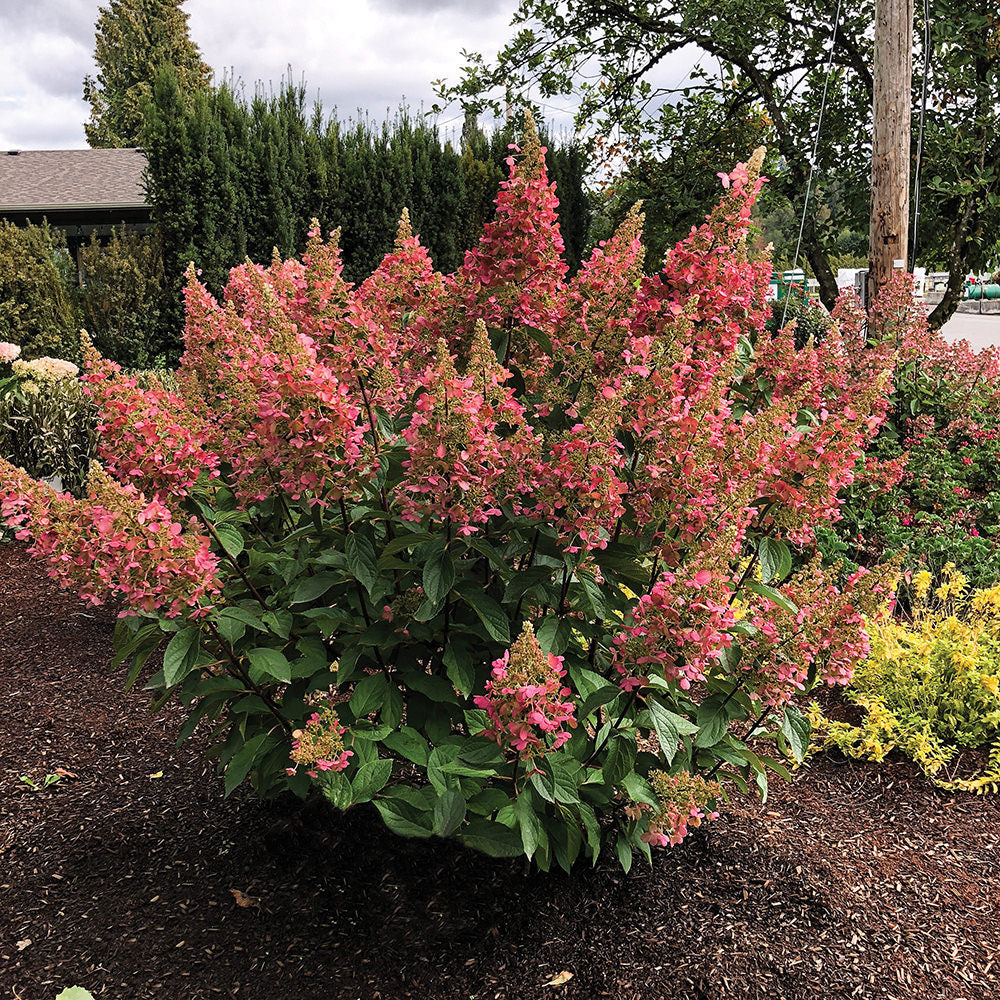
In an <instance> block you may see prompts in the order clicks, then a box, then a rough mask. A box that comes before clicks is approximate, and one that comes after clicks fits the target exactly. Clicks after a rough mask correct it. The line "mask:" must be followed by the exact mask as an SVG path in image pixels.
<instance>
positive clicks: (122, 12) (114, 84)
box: [83, 0, 212, 147]
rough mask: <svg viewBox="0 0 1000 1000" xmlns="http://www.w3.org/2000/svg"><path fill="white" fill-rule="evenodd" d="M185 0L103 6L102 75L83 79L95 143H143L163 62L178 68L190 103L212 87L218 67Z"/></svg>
mask: <svg viewBox="0 0 1000 1000" xmlns="http://www.w3.org/2000/svg"><path fill="white" fill-rule="evenodd" d="M182 2H183V0H110V3H108V4H106V5H105V6H103V7H101V8H100V12H99V15H98V18H97V24H96V29H97V39H96V45H95V48H94V59H95V61H96V63H97V69H98V73H97V76H96V77H92V76H87V77H86V78H85V79H84V81H83V97H84V100H86V101H87V102H88V103H89V104H90V121H89V122H87V123H85V125H84V132H85V133H86V135H87V142H88V143H89V144H90V145H91V146H93V147H98V146H138V145H139V144H140V142H141V137H142V128H143V121H142V115H143V106H144V104H145V103H146V102H147V101H148V100H149V98H150V96H151V95H152V92H153V80H154V78H155V76H156V72H157V70H158V69H159V68H160V67H161V66H164V65H167V66H172V67H173V68H174V71H175V72H176V75H177V83H178V88H179V92H180V93H181V94H182V95H183V99H184V103H185V105H186V106H188V107H190V104H191V97H192V95H194V94H195V93H197V92H198V91H199V90H203V89H205V88H206V87H207V86H208V85H209V82H210V80H211V77H212V71H211V69H210V68H209V67H208V66H206V65H205V63H204V62H202V59H201V53H200V51H199V50H198V46H197V45H195V44H194V42H193V41H191V37H190V35H189V33H188V23H187V22H188V15H187V14H186V13H185V12H184V11H183V10H182V9H181V4H182Z"/></svg>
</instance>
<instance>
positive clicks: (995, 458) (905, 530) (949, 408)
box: [821, 355, 1000, 593]
mask: <svg viewBox="0 0 1000 1000" xmlns="http://www.w3.org/2000/svg"><path fill="white" fill-rule="evenodd" d="M960 360H961V359H960ZM966 360H967V361H968V363H969V366H971V370H970V371H967V372H966V373H965V374H964V375H963V374H962V373H961V372H960V371H958V370H956V368H954V367H953V366H952V365H951V364H948V363H944V364H942V363H933V362H931V360H930V359H928V358H927V357H923V356H917V357H913V358H910V359H909V360H906V361H904V362H902V363H901V364H900V366H899V368H898V369H897V375H896V382H895V391H894V393H893V395H892V397H891V403H892V409H891V411H890V417H889V420H888V421H887V423H886V425H885V427H884V428H883V429H882V431H881V433H880V434H879V436H878V438H877V439H876V440H875V442H874V445H873V446H872V448H871V449H870V450H869V452H868V455H867V456H866V460H865V467H866V471H865V472H863V473H862V474H860V475H859V476H858V479H857V480H856V482H855V484H854V485H853V486H851V487H850V488H849V489H848V491H847V495H846V503H845V504H844V506H843V507H842V509H841V513H842V515H843V518H842V520H841V521H840V522H838V524H837V525H836V526H835V528H834V529H833V530H830V529H824V530H823V532H821V540H822V542H823V544H824V545H825V546H826V548H825V551H826V552H827V553H828V554H830V555H832V554H833V553H835V552H836V553H839V554H840V555H842V556H844V557H846V558H847V559H848V560H849V561H850V562H852V563H861V564H864V565H871V564H874V563H877V562H880V561H881V560H882V559H884V558H886V557H887V556H888V555H891V554H893V553H896V552H903V553H905V554H906V563H905V565H906V566H908V567H912V568H919V567H922V566H926V567H929V568H930V569H931V571H932V572H934V573H941V572H942V570H943V568H944V566H945V565H946V564H948V563H954V564H955V565H956V566H957V567H958V568H959V570H960V571H961V572H962V573H964V574H965V575H966V576H967V577H968V578H969V580H970V582H971V584H972V586H974V587H988V586H990V585H991V584H992V583H993V582H994V581H995V580H997V579H1000V546H998V539H1000V400H998V395H997V386H996V384H995V382H994V380H993V376H991V375H989V374H984V375H983V376H982V377H980V376H979V375H977V372H976V366H983V367H986V366H988V365H989V358H988V357H987V356H985V355H984V356H983V357H982V358H981V359H980V360H979V361H976V360H974V356H972V359H966ZM904 593H905V591H904Z"/></svg>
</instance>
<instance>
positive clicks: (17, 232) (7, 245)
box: [0, 220, 79, 360]
mask: <svg viewBox="0 0 1000 1000" xmlns="http://www.w3.org/2000/svg"><path fill="white" fill-rule="evenodd" d="M77 326H78V323H77V312H76V305H75V302H74V292H73V262H72V259H71V258H70V255H69V251H68V250H67V249H66V241H65V237H64V236H63V234H62V233H61V232H60V231H59V230H56V229H51V228H50V227H49V226H48V225H47V224H43V225H41V226H25V227H23V228H22V227H18V226H15V225H13V224H12V223H10V222H7V221H5V220H4V221H0V341H9V342H11V343H14V344H19V345H20V346H21V352H22V353H21V356H22V357H23V358H24V359H26V360H27V359H30V358H39V357H44V356H50V357H60V358H71V359H76V358H77V357H79V346H78V344H77V337H76V331H77Z"/></svg>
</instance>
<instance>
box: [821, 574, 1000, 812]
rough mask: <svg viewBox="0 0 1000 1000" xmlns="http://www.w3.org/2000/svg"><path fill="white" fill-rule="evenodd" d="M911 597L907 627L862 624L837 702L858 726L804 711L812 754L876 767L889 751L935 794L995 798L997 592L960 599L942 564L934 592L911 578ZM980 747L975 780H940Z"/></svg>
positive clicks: (998, 771)
mask: <svg viewBox="0 0 1000 1000" xmlns="http://www.w3.org/2000/svg"><path fill="white" fill-rule="evenodd" d="M912 587H913V594H914V601H913V618H912V621H905V620H901V619H899V618H896V617H893V616H891V615H888V614H886V615H884V616H882V617H881V618H880V619H879V620H877V621H874V622H870V623H869V626H868V632H869V636H870V638H871V654H870V655H869V657H868V658H867V659H866V660H865V661H864V662H863V663H862V664H860V665H859V666H858V668H857V669H856V670H855V672H854V679H853V680H852V682H851V686H850V687H849V688H848V689H847V690H846V692H845V697H846V698H847V700H848V701H850V702H853V703H854V704H855V705H857V706H858V707H859V708H861V709H863V710H864V713H865V714H864V718H863V720H862V721H861V723H860V724H859V725H857V726H852V725H850V724H848V723H845V722H836V721H834V720H832V719H830V718H828V717H827V716H826V715H825V714H824V713H823V711H822V709H821V708H820V707H819V705H818V704H816V703H815V702H813V704H812V705H810V706H809V709H808V711H807V715H808V716H809V719H810V721H811V722H812V725H813V741H814V743H813V748H814V749H819V748H820V747H837V748H838V749H840V750H841V751H842V752H843V753H845V754H846V755H847V756H849V757H854V758H857V759H861V760H876V761H878V760H884V759H885V757H886V755H887V754H889V753H891V752H892V751H899V752H901V753H903V754H905V755H906V756H908V757H910V758H911V759H912V760H913V761H915V762H916V763H917V764H918V765H919V766H920V768H921V769H922V770H923V772H924V774H925V775H927V777H929V778H930V779H931V780H932V781H933V782H934V783H935V784H936V785H938V786H939V787H941V788H947V789H952V790H959V789H961V790H965V791H972V792H979V793H983V792H989V791H998V790H1000V585H997V586H994V587H990V588H989V589H986V590H976V591H973V592H971V593H970V592H969V590H968V582H967V580H966V578H965V577H964V576H963V575H962V574H961V573H960V572H959V571H958V570H957V569H956V568H955V566H954V564H952V563H949V564H948V565H947V566H945V568H944V571H943V574H942V577H941V579H940V582H939V585H938V586H937V587H933V580H932V577H931V574H930V573H929V572H927V571H922V572H919V573H917V574H915V576H914V578H913V581H912ZM987 746H989V760H988V762H987V764H986V766H985V768H983V769H982V770H981V771H980V772H979V773H977V774H975V775H974V776H972V777H964V778H956V777H954V776H953V775H952V774H951V773H950V766H953V765H954V764H957V763H958V762H957V761H956V757H957V756H958V755H959V753H960V751H961V750H963V749H971V748H984V749H985V748H986V747H987Z"/></svg>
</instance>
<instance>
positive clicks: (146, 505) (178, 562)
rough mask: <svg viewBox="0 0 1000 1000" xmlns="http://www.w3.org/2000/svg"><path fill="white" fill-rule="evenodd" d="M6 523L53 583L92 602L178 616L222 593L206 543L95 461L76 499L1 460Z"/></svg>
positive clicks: (1, 509) (1, 514)
mask: <svg viewBox="0 0 1000 1000" xmlns="http://www.w3.org/2000/svg"><path fill="white" fill-rule="evenodd" d="M0 518H2V520H3V521H4V523H6V524H7V525H9V526H11V527H16V528H17V532H16V537H17V538H18V539H20V540H22V541H28V542H30V543H31V547H30V549H29V552H30V553H31V554H32V555H35V556H38V557H39V558H42V559H45V560H46V561H47V562H48V564H49V575H50V576H51V577H52V578H53V579H54V580H56V581H57V582H58V583H59V584H60V585H61V586H64V587H71V588H73V589H75V590H76V591H77V592H78V593H79V594H80V596H81V597H82V598H83V599H84V600H87V601H90V602H91V603H92V604H100V603H102V601H103V600H104V598H105V597H106V595H107V594H108V593H109V592H112V593H116V594H117V595H119V596H121V597H122V598H124V600H125V601H126V602H127V604H128V610H138V611H154V610H160V611H162V612H163V613H164V614H165V615H166V616H167V617H178V616H179V615H182V614H191V613H193V612H195V611H196V610H197V609H198V608H199V606H200V605H201V603H202V601H203V599H205V598H210V597H211V596H212V595H213V594H215V593H217V592H218V589H219V584H218V579H217V573H218V568H219V567H218V560H217V559H216V557H215V556H214V555H213V554H212V552H211V549H210V547H209V542H208V539H207V538H205V537H203V536H202V535H199V534H198V533H197V532H196V531H194V529H193V525H188V526H187V528H185V526H184V525H182V524H180V523H179V522H177V521H176V520H175V519H174V517H173V515H172V514H171V512H170V511H169V510H167V508H166V507H164V506H163V504H161V503H160V502H159V501H158V500H149V499H147V498H146V497H144V496H143V495H142V494H141V493H139V492H138V491H137V490H136V489H135V487H133V486H128V485H125V486H123V485H122V484H120V483H118V482H116V481H115V480H113V479H112V478H111V477H110V476H108V475H107V473H105V472H104V470H103V469H101V467H100V466H98V465H97V464H96V463H94V464H93V465H92V466H91V475H90V483H89V493H88V496H87V497H86V498H84V499H83V500H76V499H74V498H73V497H71V496H70V495H69V494H68V493H56V492H55V491H54V490H52V489H50V488H49V487H47V486H45V485H43V484H41V483H38V482H36V481H35V480H33V479H31V478H30V477H29V476H27V475H25V474H24V473H23V472H22V471H21V470H20V469H17V468H15V467H14V466H12V465H10V464H9V463H7V462H5V461H3V460H2V459H0ZM126 613H127V612H126Z"/></svg>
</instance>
